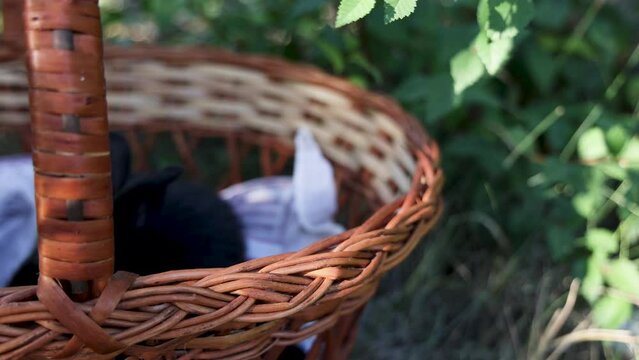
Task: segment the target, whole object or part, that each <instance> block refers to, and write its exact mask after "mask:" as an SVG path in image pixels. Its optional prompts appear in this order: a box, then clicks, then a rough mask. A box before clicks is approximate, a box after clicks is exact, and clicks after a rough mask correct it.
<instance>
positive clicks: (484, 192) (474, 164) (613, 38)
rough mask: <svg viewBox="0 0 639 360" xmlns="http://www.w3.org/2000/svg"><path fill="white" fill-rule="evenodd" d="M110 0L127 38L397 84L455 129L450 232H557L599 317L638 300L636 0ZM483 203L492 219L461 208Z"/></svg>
mask: <svg viewBox="0 0 639 360" xmlns="http://www.w3.org/2000/svg"><path fill="white" fill-rule="evenodd" d="M103 3H105V4H106V3H112V4H111V5H109V6H106V5H105V12H104V16H103V18H104V22H105V35H106V37H107V39H109V41H111V42H117V43H124V44H130V43H136V42H146V41H147V39H150V40H149V41H159V42H162V43H168V44H173V43H180V44H185V43H186V44H201V45H206V46H218V47H220V46H221V47H225V48H229V49H233V50H239V51H246V52H257V53H265V54H271V55H276V56H281V57H286V58H288V59H291V60H293V61H297V62H306V63H311V64H314V65H316V66H319V67H322V68H324V69H325V70H326V71H329V72H332V73H334V74H336V75H339V76H342V77H344V78H347V79H349V80H351V81H353V82H355V83H356V84H358V85H360V86H363V87H367V88H370V89H372V90H375V91H379V92H384V93H387V94H391V95H392V96H393V97H395V98H396V99H397V100H398V101H399V102H400V103H401V104H402V106H403V107H404V108H405V109H407V110H408V111H410V112H411V113H413V114H414V115H415V116H416V117H417V118H419V119H420V120H421V121H422V122H423V124H424V125H425V127H426V128H427V130H428V131H429V132H430V133H431V134H432V135H433V137H435V138H436V139H437V140H438V141H439V142H440V144H441V150H442V156H443V161H442V164H443V166H444V170H445V172H446V178H447V184H446V189H445V194H446V202H447V211H448V213H447V215H446V216H445V217H444V220H443V221H444V224H445V225H446V224H448V225H449V226H450V227H451V228H453V229H454V230H451V231H450V232H449V233H447V236H449V238H450V239H447V242H450V243H454V244H461V243H463V244H473V246H477V247H483V248H486V247H488V248H490V247H492V246H495V245H494V244H495V243H496V241H495V239H496V238H506V239H508V241H509V242H510V243H509V246H510V247H509V249H510V250H508V251H512V252H513V253H514V252H517V251H522V250H520V249H525V248H526V246H533V245H531V244H534V246H537V247H540V246H543V247H544V248H545V251H547V253H548V255H549V256H548V257H549V258H552V259H554V261H555V262H556V263H558V264H565V265H568V267H570V268H574V269H575V272H574V275H575V276H578V277H582V278H583V282H582V284H583V285H582V290H581V292H582V295H583V296H584V298H585V299H586V300H587V301H588V303H589V304H590V305H591V306H593V311H594V313H593V318H594V319H595V321H596V322H597V323H598V324H599V325H601V326H609V327H616V326H619V325H620V324H622V323H623V322H624V321H625V320H626V319H627V318H628V316H629V314H630V313H631V311H636V310H637V309H636V308H635V307H633V305H629V304H627V303H625V302H623V300H621V297H619V296H616V295H615V294H614V292H615V291H617V292H620V293H630V294H635V295H636V291H637V289H639V286H638V285H637V284H639V275H638V271H639V270H638V269H639V266H638V265H637V259H638V258H639V136H638V134H639V131H638V130H639V121H638V114H639V75H638V72H637V70H638V69H639V48H638V47H637V42H636V41H637V39H636V36H635V35H636V34H639V22H637V21H636V16H633V14H636V10H637V6H638V5H639V3H637V2H636V1H634V2H633V1H615V2H612V1H608V2H606V1H598V0H562V1H556V0H534V1H531V0H479V1H470V0H457V1H426V0H422V1H415V0H380V1H377V2H376V1H374V0H343V1H326V0H304V1H293V0H270V1H259V0H241V1H222V0H189V1H187V0H175V1H164V0H162V1H159V0H155V1H153V0H139V1H135V2H127V1H121V0H110V1H103ZM133 3H134V4H137V5H131V4H133ZM113 4H116V5H117V4H120V5H117V6H116V5H113ZM338 4H339V5H338ZM375 5H377V6H375ZM409 14H410V16H408V15H409ZM399 19H401V20H399ZM397 20H399V21H397ZM355 21H357V22H356V23H355V24H354V25H353V26H345V27H340V28H335V26H334V25H337V26H343V25H346V24H350V23H353V22H355ZM143 25H144V26H143ZM147 25H148V29H147ZM149 29H151V30H149ZM136 31H137V32H141V33H143V34H147V35H148V34H151V35H148V36H146V37H145V36H142V35H140V34H138V33H136ZM468 214H480V215H481V216H480V218H482V219H490V221H488V220H484V222H483V223H484V224H485V223H490V227H489V228H490V230H486V227H485V226H482V225H478V224H477V223H473V222H470V221H469V222H456V223H454V225H451V223H452V220H450V221H451V223H449V222H447V221H448V220H446V219H453V218H466V217H467V216H468ZM495 234H497V235H495ZM502 240H503V239H502ZM502 240H500V241H502ZM490 249H491V250H490V251H492V252H498V251H504V250H501V249H502V248H490ZM611 290H612V291H611ZM617 295H618V294H617ZM531 301H533V300H531ZM629 309H630V310H629ZM500 316H501V315H500ZM524 322H525V321H524ZM444 358H447V357H444ZM449 358H458V357H453V356H450V357H449ZM489 358H490V357H489Z"/></svg>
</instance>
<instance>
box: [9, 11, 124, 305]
mask: <svg viewBox="0 0 639 360" xmlns="http://www.w3.org/2000/svg"><path fill="white" fill-rule="evenodd" d="M5 1H7V0H5ZM24 26H25V34H26V36H25V38H26V39H27V67H28V72H29V87H30V88H29V98H30V108H31V130H32V136H33V147H32V151H33V166H34V170H35V193H36V208H37V218H38V236H39V239H38V249H39V258H40V259H39V260H40V277H41V278H42V277H48V278H54V279H57V280H60V281H61V283H62V284H63V285H64V284H69V285H70V286H69V287H68V288H66V287H65V290H70V291H67V293H69V292H70V293H71V294H72V295H73V294H76V295H78V294H81V295H91V296H97V295H98V294H99V293H100V292H101V290H102V289H103V288H104V286H105V285H106V283H107V282H108V280H109V278H110V277H111V275H112V273H113V262H114V261H113V255H114V251H113V246H114V245H113V219H112V214H113V200H112V192H111V160H110V153H109V138H108V121H107V111H106V96H105V81H104V68H103V63H102V58H103V54H102V33H101V27H100V10H99V8H98V0H27V1H26V2H25V9H24Z"/></svg>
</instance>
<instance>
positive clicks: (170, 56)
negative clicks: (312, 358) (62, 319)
mask: <svg viewBox="0 0 639 360" xmlns="http://www.w3.org/2000/svg"><path fill="white" fill-rule="evenodd" d="M104 58H105V60H106V61H109V60H119V59H123V60H127V59H130V60H135V59H145V60H159V61H165V62H173V63H184V64H193V63H198V62H207V61H211V62H215V63H221V64H228V65H233V66H240V67H246V68H251V69H255V70H256V71H260V72H264V73H267V74H268V75H269V76H270V77H272V78H274V79H281V80H287V81H299V82H305V83H310V84H315V85H320V86H325V87H327V88H330V89H332V90H335V91H338V92H340V93H342V94H344V95H346V96H348V98H349V99H351V100H352V101H353V104H354V105H355V106H356V107H362V108H372V109H376V110H378V111H381V112H384V113H386V114H387V115H389V116H390V117H391V118H392V119H393V120H395V121H396V122H397V124H398V125H399V126H400V127H401V128H402V130H403V131H404V133H405V134H406V137H407V140H408V143H409V145H410V150H411V152H412V153H413V155H414V156H415V158H416V160H417V165H416V168H415V169H414V175H413V179H412V180H413V181H412V184H411V188H410V190H409V191H408V192H407V193H406V194H404V195H403V196H401V197H399V198H398V199H396V200H395V201H393V202H390V203H388V204H385V205H384V206H383V207H381V208H380V209H378V210H377V211H376V212H375V213H374V214H373V215H372V216H371V217H370V218H369V219H368V220H367V221H365V222H364V223H363V224H361V225H360V226H358V227H356V228H352V229H349V230H347V231H345V232H344V233H342V234H338V235H335V236H332V237H329V238H326V239H323V240H321V241H318V242H317V243H315V244H313V245H311V246H309V247H307V248H305V249H302V250H300V251H297V252H294V253H288V254H280V255H275V256H270V257H265V258H260V259H255V260H249V261H246V262H243V263H240V264H237V265H234V266H231V267H228V268H216V269H189V270H175V271H170V272H166V273H161V274H153V275H148V276H141V277H137V278H136V279H135V280H132V283H131V286H130V287H129V289H128V290H127V291H126V292H124V293H123V294H122V295H121V298H120V299H118V302H120V301H121V302H120V305H118V307H115V310H117V311H130V312H135V311H136V310H137V311H138V312H139V313H136V314H138V315H140V316H142V314H147V313H146V312H145V311H144V309H145V306H149V305H148V304H147V303H151V304H152V305H153V306H160V305H159V304H156V303H154V302H153V301H154V300H155V301H156V302H158V301H161V299H168V298H167V297H166V296H165V295H166V292H167V291H173V292H174V294H175V293H184V294H189V295H188V296H191V298H192V299H193V300H195V299H196V297H197V296H204V297H205V296H212V298H214V299H216V301H219V302H222V303H224V304H225V305H222V306H221V307H220V308H219V309H217V310H215V311H213V310H211V313H208V314H204V315H203V314H199V313H197V311H198V310H197V309H198V307H197V306H196V305H194V304H192V306H191V307H189V306H185V307H183V308H180V307H176V306H175V302H176V301H178V302H179V301H183V302H184V301H186V302H187V305H188V301H189V300H188V296H187V297H186V298H185V299H186V300H185V299H182V298H180V299H178V300H171V301H169V300H166V301H164V302H163V303H161V304H163V306H165V307H166V308H167V309H168V308H171V306H173V307H172V308H171V309H173V310H174V311H173V312H172V313H171V314H170V315H171V316H169V315H166V314H165V315H162V316H166V319H165V320H164V321H165V322H166V321H169V319H173V318H174V317H175V319H177V321H176V322H175V324H174V327H175V329H171V328H168V329H163V330H162V331H159V332H158V331H156V332H153V331H151V330H153V329H156V328H153V329H151V330H148V329H147V331H146V333H145V332H144V331H142V335H140V333H139V332H138V333H136V332H135V331H133V330H131V328H129V330H131V332H132V334H129V335H126V334H125V333H126V332H127V331H126V330H124V331H119V332H117V331H116V332H115V333H114V334H112V335H110V336H112V337H113V338H116V339H117V342H118V343H119V344H125V345H126V346H123V347H122V349H121V351H123V350H124V349H133V351H134V352H135V351H137V352H140V353H144V352H145V351H150V350H148V348H147V347H139V345H136V344H138V343H140V342H141V341H144V340H146V339H148V338H154V339H169V340H174V341H175V343H176V344H178V345H180V346H184V348H188V349H198V348H199V347H200V346H201V344H199V343H198V341H197V339H195V340H194V337H195V336H197V335H194V334H201V333H203V332H206V331H209V330H211V329H213V328H214V327H216V326H217V327H219V326H221V325H224V324H227V325H228V324H230V323H236V322H241V323H255V324H261V323H268V324H273V326H275V325H274V324H275V323H277V322H281V319H284V318H290V317H292V316H294V315H296V314H297V315H298V314H302V313H305V312H308V311H309V309H313V308H314V307H317V306H320V305H322V304H331V306H332V304H335V307H334V308H332V307H331V306H329V305H326V306H329V307H331V308H332V309H333V311H334V312H338V313H349V312H352V311H354V310H355V309H357V308H359V307H361V305H362V304H363V303H365V302H366V301H367V300H368V298H369V297H370V296H371V294H372V292H373V291H374V289H375V285H376V283H377V281H378V280H379V277H380V276H381V275H382V274H383V273H385V272H386V271H388V270H389V269H390V268H392V267H394V266H396V265H397V264H398V263H399V262H401V261H402V260H403V259H404V258H406V256H408V254H409V253H410V252H411V251H412V250H413V249H414V248H415V246H416V245H417V243H418V242H419V241H420V239H421V238H422V237H423V235H424V234H426V233H427V232H428V231H430V229H432V227H433V226H434V225H435V223H436V222H437V220H438V218H439V217H440V215H441V213H442V209H443V200H442V195H441V190H442V184H443V174H442V171H441V169H440V167H439V166H440V165H439V149H438V147H437V144H436V142H435V141H433V140H432V139H431V138H430V137H429V136H428V135H427V134H426V132H425V131H424V129H423V128H422V127H421V126H420V125H419V122H418V121H417V120H416V119H415V118H414V117H413V116H412V115H410V114H408V113H406V112H405V111H404V110H403V109H402V108H401V107H400V106H399V105H398V104H397V102H396V101H395V100H392V99H390V98H388V97H387V96H385V95H382V94H377V93H374V92H371V91H367V90H364V89H361V88H359V87H357V86H355V85H353V84H352V83H350V82H348V81H346V80H344V79H341V78H337V77H335V76H332V75H329V74H327V73H325V72H324V71H322V70H320V69H318V68H317V67H314V66H309V65H304V64H294V63H291V62H289V61H286V60H282V59H278V58H274V57H270V56H265V55H247V54H238V53H234V52H230V51H226V50H212V49H201V48H197V49H196V48H193V47H174V48H166V47H158V46H142V47H140V46H138V47H133V48H129V47H114V46H110V47H107V48H105V53H104ZM394 244H395V245H396V244H400V245H399V246H394ZM386 248H387V249H391V250H388V251H387V250H384V249H386ZM352 267H355V268H358V269H360V270H361V271H360V272H359V274H358V275H353V272H352V271H351V272H350V273H349V271H348V269H350V268H352ZM116 274H117V273H116ZM300 274H304V275H300ZM275 283H283V284H285V285H286V286H288V288H291V289H297V290H296V291H293V290H291V291H293V293H287V292H285V291H284V292H282V291H279V290H274V291H271V293H270V295H269V293H268V291H267V290H268V289H267V290H264V289H262V290H263V291H262V290H260V289H259V286H262V285H263V286H268V285H269V284H271V285H273V284H275ZM302 287H303V289H302ZM211 289H216V290H211ZM300 289H301V290H300ZM264 291H266V292H264ZM35 292H36V287H35V286H28V287H20V288H5V289H0V325H3V322H2V321H1V320H2V319H3V316H4V317H5V319H6V317H11V316H14V317H16V316H17V317H20V316H22V317H26V318H27V320H28V321H30V322H32V323H35V322H36V321H40V322H41V323H40V324H43V322H44V323H46V324H47V325H48V326H49V327H48V328H47V327H43V326H42V325H38V327H37V328H36V330H37V329H40V331H43V332H45V333H50V332H52V331H54V330H52V329H58V330H60V329H61V328H60V326H61V325H60V324H57V325H56V326H57V327H56V326H54V325H55V324H53V323H51V320H50V319H51V318H52V315H50V314H49V312H48V311H47V308H46V307H45V306H44V305H43V304H42V303H41V302H34V301H30V299H32V298H33V296H34V295H35ZM212 292H215V293H217V295H215V294H212ZM105 293H106V291H105ZM162 296H165V297H164V298H163V297H162ZM167 296H168V295H167ZM268 296H275V297H278V296H279V298H288V299H289V300H288V304H289V305H286V304H284V303H283V302H282V301H281V300H280V302H279V303H278V300H268V299H267V298H268ZM158 299H159V300H158ZM98 301H99V300H93V301H90V302H87V303H84V304H78V305H79V306H81V308H82V309H83V311H84V312H86V313H88V312H89V311H90V309H91V308H92V307H93V306H95V305H96V303H97V302H98ZM136 301H138V303H139V304H142V305H135V304H137V303H136ZM145 301H146V302H145ZM259 301H262V302H265V303H258V302H259ZM269 301H270V303H269ZM122 303H124V304H125V305H127V306H128V307H127V306H124V307H122V306H121V305H122ZM131 304H133V305H131ZM185 309H186V310H185ZM188 309H191V311H192V313H191V315H193V314H195V315H196V317H193V318H189V317H187V316H186V315H187V314H186V312H187V311H188ZM182 313H184V314H183V315H182V317H180V316H178V315H176V314H182ZM217 313H219V316H212V315H215V314H217ZM161 314H164V313H161ZM161 314H156V317H159V316H160V315H161ZM198 316H200V317H206V316H211V320H209V321H207V322H208V325H206V326H205V325H204V323H203V322H202V321H200V322H198V321H197V320H194V319H198ZM178 318H179V319H178ZM47 321H49V323H47ZM7 324H8V325H6V326H7V327H9V328H10V327H11V325H12V324H14V323H13V322H8V323H7ZM207 326H208V327H207ZM275 327H277V326H275ZM156 330H157V329H156ZM34 331H35V330H34ZM60 331H61V330H60ZM247 331H248V330H247ZM118 334H120V335H122V334H125V335H122V336H121V337H120V338H118ZM144 334H147V335H148V336H147V337H146V338H145V337H144V336H143V335H144ZM0 335H2V334H1V332H0ZM280 335H281V334H280ZM228 336H230V338H229V340H228V341H227V342H225V343H224V344H223V345H224V346H226V347H228V346H236V345H237V344H239V343H241V341H240V340H239V339H241V336H240V335H228ZM306 336H308V334H306ZM16 339H17V337H16ZM14 340H15V339H14ZM298 340H299V339H298ZM16 341H17V340H16ZM72 341H73V340H71V338H68V339H66V340H63V341H57V342H54V341H53V338H52V339H50V340H49V341H48V342H46V343H44V344H43V345H44V348H43V349H41V351H44V353H47V354H54V353H56V352H57V351H59V350H60V349H62V348H63V347H64V346H67V345H69V343H71V342H72ZM277 341H279V343H280V344H281V343H283V340H281V339H279V340H278V339H272V343H271V345H273V344H275V343H276V342H277ZM289 341H290V339H289ZM29 344H30V343H29V342H28V341H18V344H17V346H15V347H13V348H11V349H10V350H8V351H7V352H2V351H0V358H1V357H2V356H3V355H4V354H22V355H24V354H28V353H31V352H32V351H34V350H35V349H32V348H30V345H29ZM0 345H2V343H1V342H0ZM47 346H48V347H47ZM220 346H221V345H220ZM224 346H222V347H221V348H222V349H223V348H224ZM268 348H269V346H266V347H264V351H266V350H267V349H268ZM136 349H137V350H136ZM145 349H146V350H145ZM94 350H95V349H94ZM78 351H79V354H80V355H81V356H84V357H86V358H91V356H93V355H95V353H93V352H92V351H93V350H91V349H89V348H86V347H85V348H81V349H79V350H78ZM92 354H93V355H92Z"/></svg>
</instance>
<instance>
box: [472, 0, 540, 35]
mask: <svg viewBox="0 0 639 360" xmlns="http://www.w3.org/2000/svg"><path fill="white" fill-rule="evenodd" d="M533 15H534V8H533V3H532V0H480V1H479V6H478V8H477V22H478V23H479V26H480V28H481V29H482V31H484V32H485V33H486V35H487V36H488V38H489V39H490V40H499V39H501V38H504V37H509V38H514V37H515V36H517V35H518V34H520V33H521V31H522V30H523V29H524V28H525V27H526V25H528V23H529V22H530V20H532V18H533Z"/></svg>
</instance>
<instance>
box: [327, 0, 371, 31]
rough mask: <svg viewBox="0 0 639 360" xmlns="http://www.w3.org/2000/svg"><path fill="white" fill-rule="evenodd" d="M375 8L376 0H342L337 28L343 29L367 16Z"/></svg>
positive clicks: (338, 12) (336, 22)
mask: <svg viewBox="0 0 639 360" xmlns="http://www.w3.org/2000/svg"><path fill="white" fill-rule="evenodd" d="M374 7H375V0H342V1H341V2H340V4H339V8H338V9H337V19H335V26H336V27H341V26H344V25H346V24H350V23H352V22H354V21H357V20H359V19H361V18H363V17H364V16H366V15H367V14H368V13H369V12H371V10H373V8H374Z"/></svg>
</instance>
